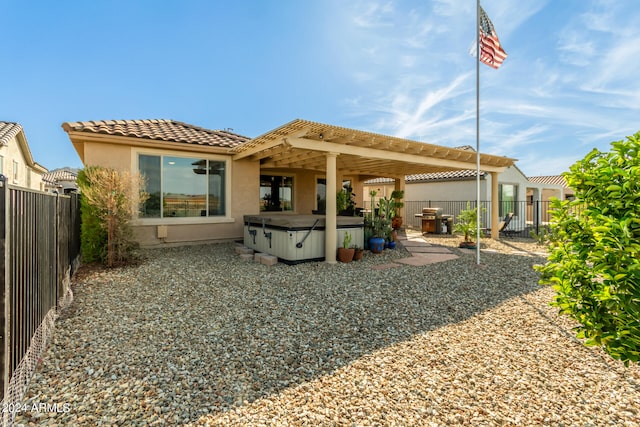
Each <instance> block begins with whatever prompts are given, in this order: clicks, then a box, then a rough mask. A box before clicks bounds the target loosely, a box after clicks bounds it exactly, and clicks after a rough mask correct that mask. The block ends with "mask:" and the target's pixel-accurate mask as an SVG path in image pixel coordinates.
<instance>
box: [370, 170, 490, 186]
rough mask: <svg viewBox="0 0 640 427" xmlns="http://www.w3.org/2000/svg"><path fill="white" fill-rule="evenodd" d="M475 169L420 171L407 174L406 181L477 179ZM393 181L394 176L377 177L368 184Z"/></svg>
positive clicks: (481, 175) (483, 174)
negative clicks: (414, 173)
mask: <svg viewBox="0 0 640 427" xmlns="http://www.w3.org/2000/svg"><path fill="white" fill-rule="evenodd" d="M485 175H486V173H485V172H483V171H480V177H481V178H484V176H485ZM475 177H476V171H475V169H461V170H452V171H446V172H433V173H420V174H416V175H407V176H406V177H405V181H406V182H408V183H409V182H428V181H465V180H469V179H475ZM387 182H393V179H392V178H376V179H370V180H368V181H366V183H367V184H382V183H387Z"/></svg>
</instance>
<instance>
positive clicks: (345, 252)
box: [338, 248, 356, 262]
mask: <svg viewBox="0 0 640 427" xmlns="http://www.w3.org/2000/svg"><path fill="white" fill-rule="evenodd" d="M355 251H356V250H355V249H353V248H338V261H340V262H351V261H353V255H354V253H355Z"/></svg>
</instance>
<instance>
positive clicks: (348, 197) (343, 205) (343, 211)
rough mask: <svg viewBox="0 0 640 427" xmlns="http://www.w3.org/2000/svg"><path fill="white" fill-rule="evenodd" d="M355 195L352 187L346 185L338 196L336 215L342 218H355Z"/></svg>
mask: <svg viewBox="0 0 640 427" xmlns="http://www.w3.org/2000/svg"><path fill="white" fill-rule="evenodd" d="M354 197H355V193H354V192H353V189H352V188H351V186H347V185H345V186H344V187H343V188H342V190H340V191H338V193H337V194H336V211H337V212H336V213H337V214H338V215H342V216H353V215H355V213H356V201H355V199H354Z"/></svg>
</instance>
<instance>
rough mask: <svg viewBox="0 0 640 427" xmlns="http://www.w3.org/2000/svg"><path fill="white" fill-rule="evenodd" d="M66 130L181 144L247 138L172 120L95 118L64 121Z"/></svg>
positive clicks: (236, 141) (226, 144)
mask: <svg viewBox="0 0 640 427" xmlns="http://www.w3.org/2000/svg"><path fill="white" fill-rule="evenodd" d="M62 128H63V129H64V130H65V131H66V132H67V133H69V132H73V131H75V132H88V133H97V134H107V135H114V136H127V137H134V138H143V139H151V140H160V141H170V142H181V143H185V144H197V145H208V146H211V147H228V148H233V147H236V146H238V145H241V144H244V143H245V142H247V141H249V140H250V138H248V137H246V136H242V135H238V134H235V133H233V132H229V131H226V130H210V129H205V128H201V127H198V126H194V125H190V124H187V123H183V122H178V121H176V120H164V119H154V120H97V121H88V122H65V123H63V124H62Z"/></svg>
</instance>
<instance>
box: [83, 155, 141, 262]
mask: <svg viewBox="0 0 640 427" xmlns="http://www.w3.org/2000/svg"><path fill="white" fill-rule="evenodd" d="M78 185H79V187H80V191H81V194H82V198H83V202H82V207H83V212H82V219H83V221H88V226H85V225H84V223H83V228H82V231H81V239H82V245H83V246H84V245H85V244H86V245H88V249H87V250H86V253H87V255H88V256H89V257H90V258H89V259H86V261H93V260H97V259H100V260H101V261H103V262H104V263H105V264H106V265H107V266H109V267H112V266H114V265H115V264H116V263H120V262H125V261H127V260H128V259H130V257H131V252H132V250H133V249H134V247H135V243H134V242H133V240H132V239H131V230H130V226H129V223H130V221H131V219H132V218H133V215H134V212H135V208H134V206H136V207H137V206H139V205H140V204H141V203H143V202H144V201H145V200H146V199H147V197H148V196H147V194H146V193H145V191H144V183H143V180H142V179H141V178H140V176H139V175H138V174H135V175H132V174H131V173H129V172H124V171H118V170H115V169H109V168H102V167H87V168H86V169H85V170H84V171H83V174H82V179H80V180H79V183H78ZM84 255H85V250H84V249H83V256H84Z"/></svg>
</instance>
